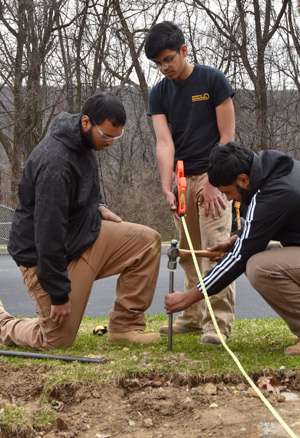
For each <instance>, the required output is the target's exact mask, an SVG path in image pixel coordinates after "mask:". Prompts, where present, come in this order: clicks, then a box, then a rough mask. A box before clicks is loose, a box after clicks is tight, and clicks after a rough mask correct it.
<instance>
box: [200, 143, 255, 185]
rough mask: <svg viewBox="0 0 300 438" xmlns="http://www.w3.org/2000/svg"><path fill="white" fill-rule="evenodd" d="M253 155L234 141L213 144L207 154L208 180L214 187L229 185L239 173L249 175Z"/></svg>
mask: <svg viewBox="0 0 300 438" xmlns="http://www.w3.org/2000/svg"><path fill="white" fill-rule="evenodd" d="M253 156H254V152H252V151H251V150H250V149H249V148H248V147H246V146H244V145H243V144H239V143H235V142H234V141H231V142H229V143H226V144H224V145H221V146H219V145H217V146H214V147H213V148H212V150H211V152H210V156H209V165H208V171H207V173H208V179H209V182H210V183H211V184H212V185H213V186H215V187H220V186H229V185H230V184H232V183H233V182H234V181H235V180H236V179H237V176H238V175H240V174H241V173H245V174H246V175H248V176H249V174H250V169H251V165H252V161H253Z"/></svg>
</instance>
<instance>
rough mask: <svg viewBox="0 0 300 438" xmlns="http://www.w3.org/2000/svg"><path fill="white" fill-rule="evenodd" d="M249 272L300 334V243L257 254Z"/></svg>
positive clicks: (265, 296)
mask: <svg viewBox="0 0 300 438" xmlns="http://www.w3.org/2000/svg"><path fill="white" fill-rule="evenodd" d="M246 273H247V277H248V279H249V281H250V283H251V285H252V286H253V287H254V288H255V289H256V290H257V291H258V292H259V293H260V295H261V296H262V297H263V299H264V300H265V301H266V302H267V303H268V304H269V305H270V306H271V307H272V309H273V310H274V311H275V312H276V313H278V315H280V316H281V318H282V319H283V320H284V321H285V322H286V323H287V325H288V327H289V329H290V330H291V332H292V333H294V334H295V335H296V336H298V338H300V247H299V246H291V247H285V248H278V249H272V250H271V251H263V252H260V253H258V254H255V255H254V256H252V257H251V258H250V259H249V260H248V263H247V271H246Z"/></svg>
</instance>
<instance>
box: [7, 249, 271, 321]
mask: <svg viewBox="0 0 300 438" xmlns="http://www.w3.org/2000/svg"><path fill="white" fill-rule="evenodd" d="M167 262H168V259H167V255H166V254H162V256H161V268H160V273H159V278H158V283H157V288H156V292H155V295H154V299H153V302H152V305H151V306H150V307H149V309H148V311H147V313H148V314H152V315H153V314H156V313H163V312H164V308H163V302H164V296H165V294H166V293H168V290H169V272H170V271H169V270H168V268H167ZM116 280H117V276H115V277H109V278H105V279H102V280H98V281H96V282H95V283H94V286H93V289H92V293H91V296H90V299H89V302H88V305H87V308H86V311H85V315H88V316H91V317H99V316H106V315H108V313H109V311H110V310H111V308H112V306H113V302H114V297H115V284H116ZM0 284H1V292H0V299H1V300H2V302H3V305H4V306H5V308H6V309H7V311H8V312H9V313H12V314H13V315H18V316H28V317H29V316H34V315H35V307H34V305H33V303H32V301H31V298H30V296H29V294H28V292H27V290H26V288H25V286H24V284H23V281H22V275H21V273H20V271H19V268H18V267H17V266H16V264H15V262H14V261H13V260H12V258H11V257H10V256H8V255H0ZM183 284H184V283H183V270H182V269H181V267H180V266H179V264H178V267H177V269H176V270H175V274H174V288H175V289H178V290H183ZM236 290H237V294H236V311H235V315H236V317H238V318H268V317H272V318H274V317H278V316H277V314H276V313H275V312H273V310H272V309H271V308H270V307H269V306H268V304H267V303H265V301H264V300H263V299H262V298H261V297H260V295H259V294H258V293H257V292H256V291H255V290H254V289H253V288H252V287H251V286H250V283H249V282H248V280H247V278H246V277H245V276H244V275H243V276H241V277H240V278H239V279H238V280H237V282H236Z"/></svg>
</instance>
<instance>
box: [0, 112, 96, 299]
mask: <svg viewBox="0 0 300 438" xmlns="http://www.w3.org/2000/svg"><path fill="white" fill-rule="evenodd" d="M100 199H101V197H100V189H99V180H98V170H97V162H96V156H95V151H94V150H93V149H92V148H91V147H90V146H89V145H88V144H86V143H85V142H84V141H83V140H82V138H81V134H80V116H79V114H76V115H73V114H68V113H61V114H60V115H59V116H57V117H56V119H55V120H54V121H53V123H52V125H51V128H50V132H49V134H48V135H47V136H46V137H45V138H44V139H43V140H42V141H41V142H40V143H39V144H38V145H37V146H36V147H35V149H34V150H33V151H32V153H31V154H30V156H29V158H28V160H27V162H26V165H25V168H24V171H23V175H22V178H21V181H20V184H19V202H18V205H17V208H16V211H15V215H14V219H13V224H12V229H11V233H10V239H9V245H8V251H9V253H10V255H11V256H12V257H13V259H14V260H15V261H16V263H17V264H18V265H23V266H25V267H31V266H37V270H36V273H37V276H38V279H39V282H40V283H41V285H42V287H43V289H44V290H45V291H46V292H47V293H48V294H49V295H50V296H51V303H52V304H54V305H58V304H64V303H66V302H67V301H68V293H69V292H70V290H71V285H70V281H69V279H68V273H67V266H68V263H69V262H70V261H71V260H72V259H74V258H77V257H79V256H80V255H81V254H82V253H83V252H84V251H85V250H86V249H87V248H89V247H90V246H91V245H92V244H93V243H94V242H95V240H96V239H97V237H98V234H99V230H100V224H101V218H100V214H99V212H98V210H97V208H98V204H99V201H100Z"/></svg>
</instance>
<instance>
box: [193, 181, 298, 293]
mask: <svg viewBox="0 0 300 438" xmlns="http://www.w3.org/2000/svg"><path fill="white" fill-rule="evenodd" d="M290 202H291V199H289V198H288V196H287V192H286V190H284V189H282V188H281V187H278V188H276V189H274V188H272V186H271V185H270V186H269V187H268V186H266V187H264V189H261V190H258V191H257V192H256V194H255V195H254V196H253V197H252V200H251V204H250V206H249V208H248V213H247V216H246V221H245V227H244V229H243V232H242V235H241V237H239V238H238V239H237V240H236V242H235V245H234V247H233V249H232V251H230V252H229V253H228V254H227V255H226V256H225V257H224V258H223V259H222V260H220V262H219V263H218V264H217V265H216V266H215V267H214V268H213V270H212V271H211V272H210V273H209V274H207V275H206V276H205V277H204V279H203V282H204V286H205V289H206V291H207V293H208V295H214V294H217V293H218V292H220V291H221V290H222V289H224V288H225V287H226V286H228V285H229V284H230V283H231V282H232V281H234V280H235V279H236V278H238V277H239V276H240V275H241V274H242V273H244V272H245V270H246V264H247V261H248V260H249V258H250V257H251V256H253V255H254V254H256V253H258V252H261V251H263V250H264V249H265V248H266V247H267V245H268V243H269V241H270V240H272V239H274V240H276V237H277V235H279V234H280V230H281V229H282V228H283V227H284V225H285V224H286V222H287V221H288V219H289V215H290V214H292V213H291V205H290ZM198 288H199V290H200V291H201V290H202V288H201V284H200V283H198Z"/></svg>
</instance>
